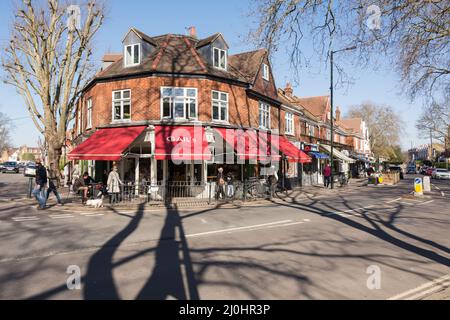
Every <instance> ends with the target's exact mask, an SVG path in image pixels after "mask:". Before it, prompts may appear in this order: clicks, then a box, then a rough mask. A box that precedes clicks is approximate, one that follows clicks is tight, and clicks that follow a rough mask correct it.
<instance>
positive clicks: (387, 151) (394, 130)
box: [347, 102, 403, 157]
mask: <svg viewBox="0 0 450 320" xmlns="http://www.w3.org/2000/svg"><path fill="white" fill-rule="evenodd" d="M347 116H348V117H349V118H361V119H363V120H364V121H365V122H366V125H367V127H368V129H369V140H370V148H371V150H372V152H373V153H374V154H375V155H377V156H386V157H393V156H395V155H396V154H397V153H398V152H397V151H396V148H398V145H399V144H400V136H401V133H402V131H401V128H402V127H403V121H402V120H401V119H400V117H399V116H398V115H397V114H396V113H395V112H394V110H393V109H392V108H391V107H390V106H384V105H376V104H374V103H372V102H363V103H362V104H360V105H357V106H352V107H350V110H349V112H348V115H347Z"/></svg>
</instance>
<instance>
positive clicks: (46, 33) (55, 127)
mask: <svg viewBox="0 0 450 320" xmlns="http://www.w3.org/2000/svg"><path fill="white" fill-rule="evenodd" d="M79 8H80V9H79ZM103 19H104V16H103V7H102V6H101V5H100V4H99V3H98V1H97V0H85V1H84V2H83V4H82V5H80V6H69V5H68V4H63V3H62V1H60V0H47V1H45V2H44V1H32V0H22V2H21V4H20V5H19V7H18V8H17V12H16V15H15V20H14V22H13V26H12V30H11V39H10V41H9V45H8V46H7V48H6V49H5V56H4V57H3V59H2V65H3V68H4V70H5V72H6V78H5V82H6V83H8V84H10V85H12V86H14V87H16V89H17V92H18V93H19V94H20V95H21V96H22V97H23V99H24V102H25V106H26V107H27V109H28V111H29V114H30V116H31V119H32V120H33V122H34V124H35V126H36V127H37V129H38V130H39V132H40V133H42V134H43V135H44V138H45V142H46V145H47V146H48V156H49V159H50V161H52V162H55V163H58V162H59V158H60V156H61V149H62V146H63V144H64V139H65V137H66V130H67V126H68V124H69V122H70V121H71V120H72V118H73V112H74V105H75V101H76V100H77V98H78V97H79V95H80V91H81V89H82V88H83V86H84V85H85V84H86V82H87V81H88V80H89V79H90V77H91V75H92V72H93V68H92V65H91V61H90V59H91V55H92V50H91V47H90V45H91V43H92V39H93V36H94V35H95V33H96V32H97V31H98V29H99V28H100V26H101V25H102V23H103Z"/></svg>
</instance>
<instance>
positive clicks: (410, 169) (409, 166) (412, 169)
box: [406, 164, 417, 174]
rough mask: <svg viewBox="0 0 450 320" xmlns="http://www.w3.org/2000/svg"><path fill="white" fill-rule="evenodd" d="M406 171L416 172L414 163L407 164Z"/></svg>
mask: <svg viewBox="0 0 450 320" xmlns="http://www.w3.org/2000/svg"><path fill="white" fill-rule="evenodd" d="M406 173H408V174H416V173H417V170H416V166H415V165H414V164H412V165H411V164H410V165H408V168H407V169H406Z"/></svg>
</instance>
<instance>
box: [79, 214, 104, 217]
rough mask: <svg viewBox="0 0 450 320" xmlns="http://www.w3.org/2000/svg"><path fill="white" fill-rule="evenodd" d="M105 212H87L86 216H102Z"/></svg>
mask: <svg viewBox="0 0 450 320" xmlns="http://www.w3.org/2000/svg"><path fill="white" fill-rule="evenodd" d="M104 215H105V214H104V213H92V214H85V215H84V216H85V217H100V216H104Z"/></svg>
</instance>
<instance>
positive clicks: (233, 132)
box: [214, 128, 280, 161]
mask: <svg viewBox="0 0 450 320" xmlns="http://www.w3.org/2000/svg"><path fill="white" fill-rule="evenodd" d="M214 130H215V131H216V132H217V133H219V135H220V136H221V137H222V138H223V139H224V140H225V141H226V143H227V144H228V145H230V146H231V147H232V148H233V150H234V151H235V152H236V155H237V156H238V157H239V159H241V160H259V161H270V160H272V161H275V160H277V159H279V158H280V156H279V154H278V150H277V149H276V148H274V147H273V144H272V136H271V135H268V134H267V133H263V132H256V131H254V130H243V129H231V128H214Z"/></svg>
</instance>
